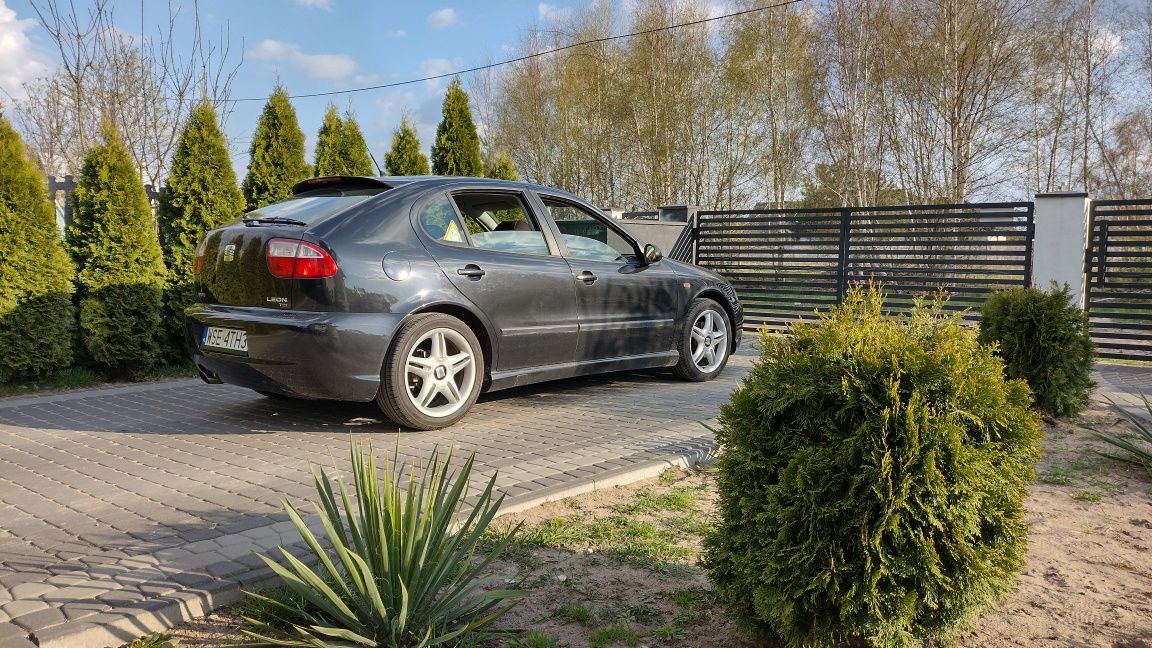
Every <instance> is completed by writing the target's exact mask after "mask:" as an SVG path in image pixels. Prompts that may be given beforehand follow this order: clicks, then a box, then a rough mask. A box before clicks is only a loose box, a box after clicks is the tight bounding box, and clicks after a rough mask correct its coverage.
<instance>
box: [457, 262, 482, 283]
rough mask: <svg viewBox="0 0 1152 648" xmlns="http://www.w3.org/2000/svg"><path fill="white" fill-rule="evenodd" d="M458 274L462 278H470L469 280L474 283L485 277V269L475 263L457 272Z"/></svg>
mask: <svg viewBox="0 0 1152 648" xmlns="http://www.w3.org/2000/svg"><path fill="white" fill-rule="evenodd" d="M456 274H458V275H460V276H462V277H468V278H469V279H471V280H473V281H479V280H480V277H483V276H484V269H483V268H481V267H480V266H478V265H476V264H475V263H469V264H468V265H466V266H464V267H463V268H459V269H458V270H456Z"/></svg>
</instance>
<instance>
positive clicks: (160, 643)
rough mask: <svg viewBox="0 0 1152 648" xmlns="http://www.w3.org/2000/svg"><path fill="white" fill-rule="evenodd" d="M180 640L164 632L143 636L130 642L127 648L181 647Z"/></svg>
mask: <svg viewBox="0 0 1152 648" xmlns="http://www.w3.org/2000/svg"><path fill="white" fill-rule="evenodd" d="M179 646H180V642H178V641H176V640H174V639H172V637H170V636H169V635H166V634H164V633H162V632H157V633H156V634H152V635H148V636H147V637H141V638H139V639H137V640H136V641H133V642H132V643H130V644H128V646H127V648H179Z"/></svg>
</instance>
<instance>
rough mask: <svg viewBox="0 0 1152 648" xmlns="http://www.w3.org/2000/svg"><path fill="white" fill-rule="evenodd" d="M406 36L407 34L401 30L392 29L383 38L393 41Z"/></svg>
mask: <svg viewBox="0 0 1152 648" xmlns="http://www.w3.org/2000/svg"><path fill="white" fill-rule="evenodd" d="M407 35H408V32H406V31H404V30H403V29H393V30H392V31H390V32H388V33H386V34H385V36H387V37H388V38H393V39H400V38H404V37H405V36H407Z"/></svg>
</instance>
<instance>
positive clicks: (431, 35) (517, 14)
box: [0, 0, 588, 173]
mask: <svg viewBox="0 0 1152 648" xmlns="http://www.w3.org/2000/svg"><path fill="white" fill-rule="evenodd" d="M63 1H65V2H66V0H63ZM76 4H77V5H78V6H80V7H84V6H85V5H86V1H85V0H76ZM112 4H113V6H114V10H115V16H116V22H117V25H118V27H119V28H120V29H122V30H123V31H125V32H128V33H131V34H139V33H140V31H141V25H142V24H143V26H144V31H145V34H146V35H149V34H155V33H156V31H157V26H158V24H159V23H160V22H161V21H164V20H166V17H167V8H166V6H165V5H166V3H165V2H163V1H162V0H146V1H145V0H139V1H137V0H127V1H117V0H112ZM174 4H178V5H182V6H183V8H182V11H183V13H184V17H185V18H187V16H188V14H190V12H191V10H192V0H174ZM586 4H588V2H587V0H572V1H571V2H564V1H563V0H554V1H553V2H551V3H542V2H538V1H528V0H445V1H434V2H430V1H427V0H411V1H410V2H395V1H381V0H376V1H371V0H200V15H201V22H202V26H203V29H204V31H205V32H206V34H207V35H208V36H209V37H212V38H215V37H217V36H218V33H219V29H220V28H221V26H224V25H227V26H228V27H229V28H230V30H231V41H232V52H233V60H236V59H237V58H238V56H237V55H238V54H239V53H240V52H241V51H243V53H244V62H243V65H242V66H241V68H240V71H239V73H238V75H237V77H236V80H235V82H234V83H233V86H232V96H233V97H236V98H246V97H261V98H262V97H266V96H267V95H268V93H269V92H270V91H271V89H272V86H273V84H274V82H275V80H276V78H277V76H279V78H280V79H281V81H282V82H283V83H284V85H285V86H286V87H287V88H288V91H289V93H291V94H303V93H312V92H325V91H331V90H342V89H348V88H354V87H360V86H366V85H375V84H381V83H389V82H395V81H401V80H406V79H412V78H419V77H423V76H428V75H434V74H442V73H445V72H451V71H454V70H458V69H463V68H468V67H473V66H475V65H478V64H483V63H485V62H488V61H490V60H499V59H502V58H506V57H508V56H509V51H510V50H511V49H512V48H513V47H514V46H515V45H516V43H517V42H518V40H519V37H520V35H521V33H522V32H523V30H524V29H525V28H527V27H530V26H531V25H533V24H537V23H547V22H549V21H551V20H553V19H555V17H557V16H563V15H565V14H566V13H569V12H571V11H574V10H578V9H579V7H580V6H582V5H586ZM142 8H143V14H144V15H143V20H141V9H142ZM190 24H191V21H190V20H186V19H185V20H182V26H183V27H184V28H187V27H188V25H190ZM185 42H186V41H185ZM55 58H56V55H55V51H54V49H53V48H52V45H51V43H50V41H49V40H48V38H47V35H46V34H45V32H44V30H43V29H42V28H41V27H40V25H39V24H38V22H37V20H36V13H35V11H33V9H32V6H31V4H30V3H29V1H28V0H0V98H4V97H5V94H4V93H5V92H8V93H15V94H16V95H17V96H18V95H19V92H20V91H19V83H20V82H21V81H23V80H26V79H28V78H32V77H35V76H39V75H42V74H44V73H46V72H47V71H49V70H50V69H51V68H52V67H53V66H54V65H55V62H54V61H55ZM447 81H448V80H447V79H445V80H443V81H439V82H422V83H417V84H413V85H408V86H403V87H400V88H392V89H387V90H377V91H370V92H363V93H354V94H346V95H339V96H335V97H331V98H330V99H326V98H311V99H297V100H294V101H293V104H294V105H295V107H296V110H297V115H298V116H299V119H300V126H301V128H302V129H303V130H304V133H305V136H306V137H307V142H308V149H309V156H310V155H311V149H312V145H313V143H314V141H315V138H316V131H317V130H318V129H319V127H320V121H321V118H322V117H323V112H324V109H325V106H326V105H327V103H328V101H329V100H331V101H334V102H335V103H336V105H337V106H338V107H339V108H340V109H341V110H343V109H344V108H346V107H350V108H351V109H352V110H353V111H354V112H355V113H356V114H357V116H358V118H359V120H360V123H361V126H362V127H363V129H364V133H365V137H366V138H367V140H368V144H369V147H370V148H371V149H372V152H373V154H375V155H376V158H377V160H380V161H381V164H383V161H382V159H381V158H382V155H383V153H384V152H385V151H386V150H387V147H388V144H389V141H390V138H391V133H392V130H393V129H394V128H395V127H396V125H397V124H398V123H399V122H400V116H401V114H402V113H404V112H408V113H409V114H410V115H411V116H412V118H413V120H414V121H415V122H416V124H417V127H418V130H419V133H420V136H421V144H422V145H423V146H424V148H425V152H427V150H428V148H429V147H430V145H431V140H432V137H433V135H434V133H435V128H436V124H437V122H438V121H439V118H440V102H441V99H442V96H443V90H444V87H445V86H446V85H447ZM469 81H470V80H469V79H465V83H466V84H467V83H468V82H469ZM262 107H263V101H253V102H241V103H237V104H236V105H235V110H234V111H233V112H232V114H231V115H230V116H229V117H228V121H227V125H226V127H227V131H228V134H229V136H230V138H231V139H232V140H233V143H234V146H233V162H234V164H235V165H236V167H237V169H238V171H239V172H241V173H242V172H243V169H244V168H245V167H246V165H247V157H248V154H247V146H248V143H249V141H250V139H251V136H252V131H253V130H254V129H255V127H256V121H257V119H258V118H259V113H260V110H261V108H262ZM309 161H311V160H309Z"/></svg>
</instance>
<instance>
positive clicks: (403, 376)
mask: <svg viewBox="0 0 1152 648" xmlns="http://www.w3.org/2000/svg"><path fill="white" fill-rule="evenodd" d="M380 378H381V380H380V389H379V391H377V392H376V404H377V405H379V406H380V409H381V410H382V411H383V412H384V415H385V416H387V417H388V418H390V419H392V420H393V421H395V422H396V423H399V424H400V425H403V426H405V427H409V428H413V429H416V430H435V429H438V428H442V427H447V426H449V425H452V424H453V423H455V422H457V421H459V420H460V419H462V418H464V415H465V414H467V413H468V410H469V409H470V408H471V407H472V404H473V403H475V402H476V399H477V398H478V397H479V396H480V386H481V383H482V382H483V379H484V355H483V353H481V351H480V342H479V341H478V340H477V339H476V335H475V334H474V333H473V332H472V330H471V329H469V328H468V326H467V325H465V324H464V323H463V322H461V321H460V320H458V319H456V318H455V317H452V316H450V315H444V314H443V313H425V314H421V315H416V316H414V317H412V318H411V319H409V320H408V321H407V322H405V323H404V324H403V325H402V326H401V327H400V328H399V329H398V330H397V331H396V337H395V342H394V343H393V345H392V350H391V351H390V352H389V354H388V357H387V358H386V359H385V360H384V368H383V370H382V372H381V376H380Z"/></svg>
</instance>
